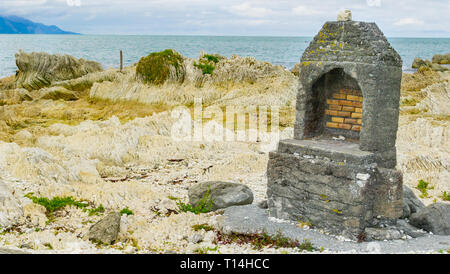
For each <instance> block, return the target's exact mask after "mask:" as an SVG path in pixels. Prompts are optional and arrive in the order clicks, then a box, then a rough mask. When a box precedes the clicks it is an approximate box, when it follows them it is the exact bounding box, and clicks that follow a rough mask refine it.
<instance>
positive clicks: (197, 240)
mask: <svg viewBox="0 0 450 274" xmlns="http://www.w3.org/2000/svg"><path fill="white" fill-rule="evenodd" d="M201 241H203V236H202V235H201V234H194V235H192V237H191V238H190V239H189V242H191V243H193V244H198V243H200V242H201Z"/></svg>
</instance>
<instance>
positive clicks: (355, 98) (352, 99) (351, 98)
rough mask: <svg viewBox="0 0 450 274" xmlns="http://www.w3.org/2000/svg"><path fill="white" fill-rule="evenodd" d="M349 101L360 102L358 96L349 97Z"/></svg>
mask: <svg viewBox="0 0 450 274" xmlns="http://www.w3.org/2000/svg"><path fill="white" fill-rule="evenodd" d="M347 100H350V101H359V97H358V96H354V95H347Z"/></svg>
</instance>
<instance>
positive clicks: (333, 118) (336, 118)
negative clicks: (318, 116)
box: [331, 117, 344, 123]
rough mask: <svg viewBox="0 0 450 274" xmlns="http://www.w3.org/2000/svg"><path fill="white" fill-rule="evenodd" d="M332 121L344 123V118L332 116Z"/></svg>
mask: <svg viewBox="0 0 450 274" xmlns="http://www.w3.org/2000/svg"><path fill="white" fill-rule="evenodd" d="M331 121H332V122H335V123H344V118H340V117H331Z"/></svg>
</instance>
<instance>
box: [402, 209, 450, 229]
mask: <svg viewBox="0 0 450 274" xmlns="http://www.w3.org/2000/svg"><path fill="white" fill-rule="evenodd" d="M409 223H410V224H411V225H413V226H415V227H418V228H421V229H423V230H425V231H428V232H432V233H433V234H437V235H450V204H446V203H435V204H432V205H429V206H428V207H426V208H424V209H422V210H420V211H418V212H417V213H414V214H412V215H411V218H410V219H409Z"/></svg>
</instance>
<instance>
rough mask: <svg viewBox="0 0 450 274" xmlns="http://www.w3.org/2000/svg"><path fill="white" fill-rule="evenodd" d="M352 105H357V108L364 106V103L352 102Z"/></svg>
mask: <svg viewBox="0 0 450 274" xmlns="http://www.w3.org/2000/svg"><path fill="white" fill-rule="evenodd" d="M351 103H352V104H351V105H352V106H354V107H357V108H362V103H361V102H351Z"/></svg>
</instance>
